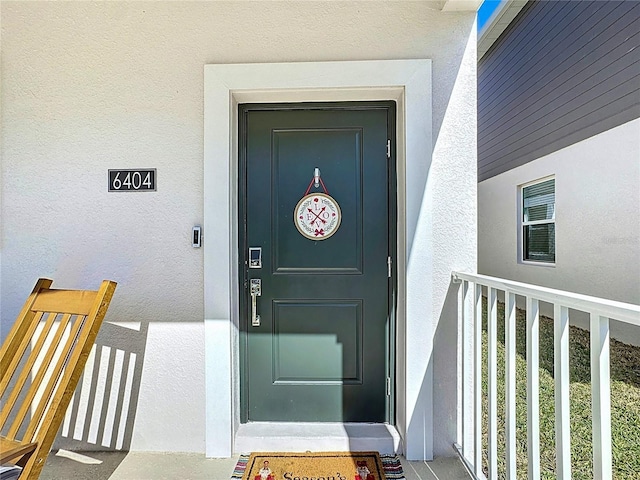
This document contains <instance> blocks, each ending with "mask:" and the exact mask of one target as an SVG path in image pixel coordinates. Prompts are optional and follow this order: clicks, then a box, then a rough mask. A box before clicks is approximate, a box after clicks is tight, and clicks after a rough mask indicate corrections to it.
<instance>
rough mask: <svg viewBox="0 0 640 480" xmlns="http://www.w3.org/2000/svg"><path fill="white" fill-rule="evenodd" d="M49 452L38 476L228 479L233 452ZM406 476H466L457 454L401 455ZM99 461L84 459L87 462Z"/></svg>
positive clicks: (46, 479)
mask: <svg viewBox="0 0 640 480" xmlns="http://www.w3.org/2000/svg"><path fill="white" fill-rule="evenodd" d="M61 455H65V452H64V451H60V452H55V451H53V452H51V454H50V455H49V458H48V459H47V463H46V465H45V467H44V469H43V471H42V475H41V476H40V480H201V479H202V480H229V478H230V477H231V474H232V472H233V468H234V467H235V464H236V461H237V459H238V457H237V456H235V457H232V458H225V459H210V458H205V456H204V455H199V454H188V453H141V452H131V453H126V452H83V453H82V454H81V455H79V456H78V455H74V454H73V453H72V454H69V455H68V457H74V458H68V457H65V456H61ZM401 460H402V465H403V470H404V475H405V478H406V479H407V480H469V479H470V478H471V477H470V476H469V474H468V473H467V471H466V469H465V468H464V466H463V465H462V463H461V462H460V460H458V458H437V459H435V460H434V461H433V462H409V461H407V460H406V459H404V458H402V457H401ZM91 461H94V462H101V463H93V464H91V463H87V462H91Z"/></svg>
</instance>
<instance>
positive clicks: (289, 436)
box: [234, 422, 402, 454]
mask: <svg viewBox="0 0 640 480" xmlns="http://www.w3.org/2000/svg"><path fill="white" fill-rule="evenodd" d="M234 447H235V448H234V451H235V453H240V454H242V453H250V452H306V451H315V452H324V451H326V452H346V451H377V452H380V453H381V454H396V453H402V441H401V438H400V434H399V433H398V430H397V429H396V427H395V426H393V425H387V424H384V423H338V422H336V423H293V422H251V423H243V424H241V425H240V427H239V428H238V430H237V432H236V438H235V446H234Z"/></svg>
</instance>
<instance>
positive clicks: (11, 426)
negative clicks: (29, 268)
mask: <svg viewBox="0 0 640 480" xmlns="http://www.w3.org/2000/svg"><path fill="white" fill-rule="evenodd" d="M52 283H53V282H52V281H51V280H48V279H43V278H41V279H39V280H38V281H37V283H36V286H35V287H34V289H33V291H32V292H31V295H30V296H29V298H28V299H27V301H26V303H25V305H24V307H23V308H22V311H21V312H20V315H19V316H18V319H17V320H16V322H15V324H14V325H13V327H12V328H11V330H10V332H9V334H8V336H7V338H6V340H5V342H4V343H3V345H2V350H0V406H1V409H0V433H1V436H0V464H5V463H12V464H15V465H18V466H20V467H22V473H21V474H20V480H34V479H37V478H38V477H39V475H40V472H41V471H42V467H44V463H45V461H46V459H47V456H48V454H49V450H50V449H51V445H52V444H53V441H54V439H55V437H56V434H57V432H58V429H59V428H60V424H61V423H62V421H63V419H64V415H65V412H66V410H67V406H68V405H69V402H70V400H71V397H72V396H73V393H74V391H75V389H76V386H77V384H78V380H79V379H80V376H81V374H82V370H83V369H84V366H85V363H86V362H87V358H88V356H89V353H90V351H91V348H92V346H93V344H94V341H95V339H96V336H97V335H98V330H99V329H100V326H101V325H102V320H103V319H104V316H105V314H106V312H107V308H108V307H109V303H110V302H111V298H112V297H113V292H114V291H115V288H116V283H115V282H112V281H108V280H105V281H104V282H102V285H101V286H100V288H99V289H98V290H57V289H52V288H50V287H51V284H52Z"/></svg>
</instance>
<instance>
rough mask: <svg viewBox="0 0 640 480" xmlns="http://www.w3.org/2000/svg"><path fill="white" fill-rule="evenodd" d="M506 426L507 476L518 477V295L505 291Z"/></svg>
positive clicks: (509, 477) (510, 477)
mask: <svg viewBox="0 0 640 480" xmlns="http://www.w3.org/2000/svg"><path fill="white" fill-rule="evenodd" d="M504 321H505V331H504V335H505V349H506V361H505V377H506V378H505V397H506V398H505V400H506V411H505V417H506V418H505V424H506V425H505V426H506V441H507V458H506V460H507V478H508V479H515V478H516V295H515V293H512V292H509V291H507V292H505V312H504Z"/></svg>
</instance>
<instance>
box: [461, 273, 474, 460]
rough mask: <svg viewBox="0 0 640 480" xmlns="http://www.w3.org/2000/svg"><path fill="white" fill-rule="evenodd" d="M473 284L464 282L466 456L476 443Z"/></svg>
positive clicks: (463, 382)
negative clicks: (474, 431) (474, 429)
mask: <svg viewBox="0 0 640 480" xmlns="http://www.w3.org/2000/svg"><path fill="white" fill-rule="evenodd" d="M473 301H474V299H473V285H472V284H470V283H469V282H468V281H466V280H465V281H463V282H462V308H461V317H462V328H461V331H462V348H461V358H460V365H461V367H462V375H460V380H461V385H460V387H461V392H462V405H461V409H462V431H461V442H462V443H461V445H462V452H463V455H464V456H465V458H473V457H474V450H473V449H474V443H473V439H474V437H473V426H474V423H473V401H474V396H473V374H474V369H473V359H474V358H473V354H472V353H469V352H473V342H474V331H473V310H474V304H473Z"/></svg>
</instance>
